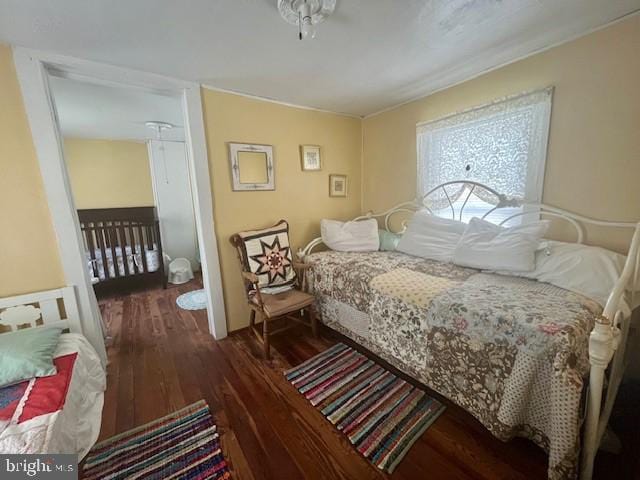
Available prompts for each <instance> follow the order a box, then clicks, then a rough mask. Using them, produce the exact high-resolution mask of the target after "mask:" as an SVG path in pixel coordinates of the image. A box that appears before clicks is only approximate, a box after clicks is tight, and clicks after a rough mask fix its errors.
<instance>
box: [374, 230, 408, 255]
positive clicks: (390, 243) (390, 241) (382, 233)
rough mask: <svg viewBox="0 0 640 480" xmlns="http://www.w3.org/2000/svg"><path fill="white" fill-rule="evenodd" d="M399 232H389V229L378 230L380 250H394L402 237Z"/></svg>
mask: <svg viewBox="0 0 640 480" xmlns="http://www.w3.org/2000/svg"><path fill="white" fill-rule="evenodd" d="M401 236H402V235H399V234H397V233H392V232H388V231H387V230H378V237H380V250H382V251H389V252H392V251H394V250H395V249H396V247H397V246H398V242H399V241H400V237H401Z"/></svg>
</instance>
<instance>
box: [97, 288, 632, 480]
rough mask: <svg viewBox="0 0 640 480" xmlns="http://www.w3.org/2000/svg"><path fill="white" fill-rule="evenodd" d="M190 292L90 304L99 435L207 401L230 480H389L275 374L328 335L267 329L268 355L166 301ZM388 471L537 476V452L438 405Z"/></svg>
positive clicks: (540, 460)
mask: <svg viewBox="0 0 640 480" xmlns="http://www.w3.org/2000/svg"><path fill="white" fill-rule="evenodd" d="M194 288H200V286H199V285H198V284H197V283H196V282H192V283H189V284H186V285H182V286H179V287H170V288H168V289H167V290H162V289H156V290H151V291H146V292H140V293H135V294H131V295H127V296H113V297H110V298H108V299H103V300H101V301H100V308H101V310H102V314H103V317H104V319H105V322H106V324H107V327H108V329H109V332H110V334H111V336H112V342H111V345H110V346H109V348H108V354H109V362H110V363H109V366H108V387H107V391H106V394H105V408H104V412H103V423H102V431H101V433H100V439H105V438H108V437H110V436H113V435H115V434H117V433H120V432H123V431H125V430H128V429H131V428H133V427H135V426H138V425H141V424H144V423H147V422H150V421H151V420H154V419H155V418H158V417H161V416H163V415H166V414H167V413H169V412H172V411H174V410H177V409H179V408H182V407H184V406H186V405H188V404H190V403H193V402H196V401H197V400H200V399H205V400H206V401H207V402H208V404H209V406H210V408H211V411H212V413H213V415H214V417H215V419H216V423H217V425H218V427H219V429H220V432H221V441H222V446H223V451H224V453H225V455H226V457H227V459H228V461H229V463H230V466H231V468H232V473H233V477H232V478H234V479H276V478H277V479H297V478H310V479H316V478H317V479H321V478H327V479H330V478H343V479H358V480H359V479H376V478H385V477H388V476H387V475H384V474H382V473H380V472H379V471H378V470H377V469H376V468H375V467H373V466H371V465H370V464H369V463H368V462H367V461H366V460H364V459H363V458H362V457H361V456H360V455H359V454H358V453H357V452H356V451H355V450H354V449H353V447H352V446H351V445H350V443H349V442H348V441H347V440H346V439H345V438H344V437H343V436H342V435H341V434H340V433H339V432H338V431H336V430H335V429H334V428H333V427H332V426H331V424H330V423H329V422H328V421H326V420H325V419H324V417H323V416H322V415H321V414H320V413H319V412H318V411H317V410H316V409H315V408H313V407H312V406H311V405H309V404H308V402H307V401H306V400H305V399H304V398H303V397H302V396H301V395H299V394H298V393H297V391H296V390H295V389H294V388H293V387H292V386H291V385H290V384H289V383H288V382H287V381H286V380H285V379H284V377H283V375H282V372H283V370H285V369H287V368H289V367H290V366H294V365H296V364H298V363H300V362H302V361H303V360H305V359H307V358H309V357H311V356H313V355H315V354H317V353H319V352H321V351H322V350H324V349H326V348H328V347H329V346H331V345H333V344H334V343H335V342H336V341H338V340H337V339H336V338H335V337H333V336H332V335H331V333H330V332H329V331H326V330H325V331H324V332H323V337H322V338H320V339H314V338H313V337H312V336H311V335H310V333H309V332H307V331H306V330H305V329H304V328H300V329H294V330H291V331H290V333H288V334H285V335H283V336H279V337H274V339H273V344H272V359H271V360H270V361H268V362H267V361H265V360H263V359H262V356H261V349H260V347H259V346H258V345H257V342H255V340H254V339H253V338H252V335H251V332H249V331H246V330H245V331H241V332H238V333H234V334H232V335H230V336H229V337H228V338H226V339H224V340H222V341H214V340H213V338H212V337H210V336H209V334H208V329H207V319H206V312H205V311H204V310H201V311H186V310H181V309H179V308H178V307H177V306H176V304H175V299H176V297H177V296H178V295H180V294H181V293H184V292H186V291H189V290H193V289H194ZM601 470H602V469H601ZM610 472H611V471H610V470H609V473H610ZM390 478H392V479H418V478H429V479H471V478H473V479H495V478H505V479H525V478H526V479H536V478H546V455H545V454H544V453H543V452H542V450H540V449H538V448H537V447H536V446H535V445H533V444H532V443H531V442H528V441H526V440H523V439H517V440H514V441H512V442H508V443H503V442H501V441H499V440H497V439H495V438H494V437H493V436H491V435H490V434H489V433H488V432H487V430H485V429H484V427H482V426H481V425H480V424H479V423H478V422H477V421H475V420H474V419H473V418H472V417H471V416H470V415H469V414H467V413H466V412H464V411H463V410H461V409H460V408H458V407H456V406H455V405H452V404H450V403H448V408H447V410H446V411H445V413H444V414H443V415H442V416H441V417H440V418H439V419H438V420H437V421H436V422H435V423H434V424H433V425H432V426H431V427H430V428H429V429H428V430H427V431H426V432H425V433H424V434H423V435H422V437H421V438H420V439H419V440H418V441H417V442H416V443H415V445H414V446H413V447H412V449H411V450H410V451H409V453H408V455H407V456H406V457H405V459H404V460H403V461H402V462H401V463H400V465H399V466H398V468H397V469H396V471H395V472H394V473H393V475H391V476H390ZM618 478H630V477H618Z"/></svg>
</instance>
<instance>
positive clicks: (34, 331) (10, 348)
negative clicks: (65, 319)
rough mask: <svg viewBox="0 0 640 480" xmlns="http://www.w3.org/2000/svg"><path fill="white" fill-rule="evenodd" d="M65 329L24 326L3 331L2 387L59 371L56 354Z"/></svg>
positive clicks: (0, 338)
mask: <svg viewBox="0 0 640 480" xmlns="http://www.w3.org/2000/svg"><path fill="white" fill-rule="evenodd" d="M61 333H62V329H61V328H59V327H39V328H25V329H23V330H18V331H17V332H11V333H3V334H0V387H4V386H6V385H11V384H13V383H18V382H21V381H23V380H29V379H31V378H33V377H48V376H49V375H55V374H56V372H57V371H56V367H55V365H54V364H53V353H54V352H55V350H56V347H57V346H58V340H59V339H60V334H61Z"/></svg>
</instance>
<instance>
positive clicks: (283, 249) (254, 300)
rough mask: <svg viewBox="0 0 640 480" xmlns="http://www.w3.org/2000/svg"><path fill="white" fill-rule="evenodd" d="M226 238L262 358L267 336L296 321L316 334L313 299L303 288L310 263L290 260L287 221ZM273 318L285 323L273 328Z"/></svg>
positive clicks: (316, 325) (282, 329)
mask: <svg viewBox="0 0 640 480" xmlns="http://www.w3.org/2000/svg"><path fill="white" fill-rule="evenodd" d="M229 241H230V242H231V244H232V245H233V246H234V247H235V248H236V251H237V252H238V258H239V259H240V264H241V266H242V279H243V281H244V285H245V289H246V294H247V301H248V304H249V308H251V313H250V317H249V326H250V328H251V330H252V331H253V332H254V333H255V334H256V337H257V338H258V340H259V341H260V342H261V343H262V345H263V348H264V355H265V358H267V359H268V358H269V344H270V342H269V337H270V336H271V335H275V334H278V333H281V332H283V331H286V330H289V329H290V328H293V327H295V326H296V325H297V324H298V323H302V324H304V325H307V326H310V327H311V330H312V332H313V335H314V336H317V335H318V324H317V319H316V315H315V310H314V302H315V298H314V297H313V295H310V294H308V293H306V292H304V291H303V290H304V287H305V271H306V270H307V269H308V268H309V266H310V265H308V264H303V263H297V262H294V261H293V255H292V252H291V246H290V244H289V224H288V223H287V222H286V221H285V220H280V221H279V222H278V223H276V224H275V225H274V226H272V227H269V228H264V229H261V230H250V231H245V232H240V233H236V234H235V235H232V236H231V238H230V239H229ZM305 317H306V318H305ZM276 320H282V321H283V322H284V323H285V325H284V326H280V327H279V328H277V329H275V330H272V329H271V324H273V323H274V322H275V321H276ZM260 323H262V325H260ZM278 323H280V322H278Z"/></svg>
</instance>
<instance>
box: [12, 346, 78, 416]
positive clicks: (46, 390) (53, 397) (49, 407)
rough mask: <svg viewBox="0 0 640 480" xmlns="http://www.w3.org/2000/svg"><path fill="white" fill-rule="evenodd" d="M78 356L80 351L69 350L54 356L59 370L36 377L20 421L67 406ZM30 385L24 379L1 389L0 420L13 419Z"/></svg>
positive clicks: (54, 361)
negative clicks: (67, 352)
mask: <svg viewBox="0 0 640 480" xmlns="http://www.w3.org/2000/svg"><path fill="white" fill-rule="evenodd" d="M77 356H78V354H77V353H70V354H69V355H63V356H61V357H57V358H54V359H53V363H54V365H55V366H56V369H57V371H58V372H57V373H56V374H55V375H51V376H49V377H40V378H36V380H35V382H34V384H33V388H32V389H31V392H30V393H29V396H28V398H27V401H26V402H25V404H24V407H23V409H22V413H21V414H20V418H19V419H18V423H22V422H26V421H27V420H30V419H32V418H34V417H38V416H40V415H45V414H48V413H53V412H57V411H58V410H61V409H62V407H64V402H65V400H66V398H67V391H68V390H69V383H71V375H72V373H73V366H74V364H75V362H76V358H77ZM28 386H29V381H25V382H22V383H18V384H16V385H10V386H8V387H4V388H2V389H0V421H3V420H4V421H9V420H11V418H12V417H13V415H14V413H15V411H16V408H18V405H19V404H20V400H21V399H22V397H23V396H24V395H25V393H26V391H27V387H28Z"/></svg>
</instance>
